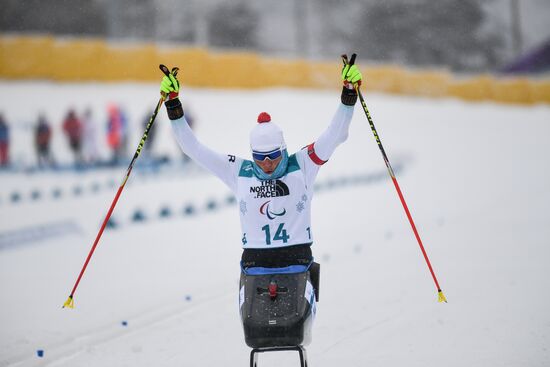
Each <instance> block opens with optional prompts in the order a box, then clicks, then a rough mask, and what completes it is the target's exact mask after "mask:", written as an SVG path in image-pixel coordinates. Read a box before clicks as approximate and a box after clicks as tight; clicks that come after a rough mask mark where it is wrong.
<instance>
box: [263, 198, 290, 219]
mask: <svg viewBox="0 0 550 367" xmlns="http://www.w3.org/2000/svg"><path fill="white" fill-rule="evenodd" d="M270 202H271V200H268V201H266V202H265V203H263V204H262V206H261V207H260V214H262V215H265V216H267V217H268V218H269V219H275V218H276V217H282V216H283V215H285V214H286V209H285V208H283V210H282V211H281V212H279V213H275V212H272V211H271V210H270V209H269V203H270Z"/></svg>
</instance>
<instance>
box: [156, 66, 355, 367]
mask: <svg viewBox="0 0 550 367" xmlns="http://www.w3.org/2000/svg"><path fill="white" fill-rule="evenodd" d="M352 64H353V62H352ZM361 78H362V76H361V73H360V71H359V69H358V68H357V66H355V65H349V64H348V65H345V66H344V68H343V69H342V80H343V84H344V86H343V89H342V95H341V103H340V104H339V106H338V108H337V110H336V114H335V115H334V117H333V118H332V121H331V122H330V124H329V126H328V128H327V129H326V130H325V132H323V134H321V136H320V137H319V138H318V139H317V140H316V141H315V142H314V143H311V144H309V145H308V146H307V147H305V148H303V149H301V150H299V151H298V152H296V153H294V154H292V155H289V154H288V152H287V147H286V144H285V140H284V138H283V132H282V131H281V129H280V128H279V127H278V126H277V125H276V124H275V123H274V122H272V121H271V116H270V115H269V114H268V113H266V112H262V113H260V114H259V116H258V121H257V122H258V123H257V124H256V125H255V126H254V127H253V128H252V131H251V132H250V149H251V153H252V160H247V159H243V158H239V157H236V156H234V155H227V154H220V153H217V152H215V151H213V150H211V149H210V148H208V147H206V146H205V145H203V144H201V143H200V142H199V141H198V140H197V138H196V137H195V134H194V133H193V131H192V130H191V128H190V127H189V126H188V124H187V121H186V119H185V116H184V111H183V108H182V105H181V102H180V100H179V98H178V93H179V90H180V86H179V82H178V80H177V79H176V78H175V77H174V75H172V74H169V75H168V76H165V77H164V78H163V80H162V83H161V93H162V94H163V95H164V96H165V98H166V102H165V105H166V109H167V112H168V117H169V118H170V120H171V124H172V129H173V132H174V135H175V137H176V140H177V142H178V144H179V145H180V147H181V149H182V150H183V152H184V153H185V154H186V155H187V156H189V157H190V158H191V159H193V160H194V161H196V162H197V163H198V164H200V165H201V166H203V167H204V168H206V169H207V170H208V171H210V172H211V173H213V174H214V175H215V176H217V177H218V178H220V179H221V180H222V181H223V182H224V183H225V184H226V185H227V186H228V187H229V188H230V189H231V191H232V192H233V194H235V196H236V199H237V203H238V204H239V208H240V220H241V229H242V233H241V234H242V237H241V241H242V246H243V253H242V259H241V266H242V268H243V274H241V292H240V302H241V312H242V314H241V318H243V327H244V329H245V339H246V342H247V344H248V345H249V346H250V347H252V348H254V349H253V351H252V352H251V366H257V364H256V358H257V354H256V353H258V352H262V351H269V350H273V349H269V348H267V349H266V348H265V347H276V348H275V349H277V347H282V346H289V345H290V346H291V347H292V346H294V347H292V348H293V350H298V351H299V353H300V358H301V360H302V362H304V361H305V360H306V357H305V350H304V349H303V347H302V344H307V343H309V340H310V338H309V336H310V333H309V331H308V330H310V329H311V322H312V319H313V318H312V317H310V316H311V314H313V316H314V314H315V301H318V299H319V265H318V264H316V263H313V256H312V253H311V245H312V243H313V236H312V234H313V232H312V230H311V223H310V222H311V220H310V219H311V213H310V211H311V200H312V198H313V183H314V181H315V178H316V176H317V173H318V172H319V168H320V167H321V166H322V165H323V164H325V163H326V162H327V161H328V160H329V158H330V157H331V155H332V153H333V152H334V150H335V149H336V147H337V146H338V145H339V144H341V143H343V142H344V141H345V140H346V139H347V137H348V130H349V125H350V122H351V119H352V116H353V109H354V105H355V103H356V101H357V92H356V89H355V87H357V86H358V85H359V84H360V83H361ZM289 266H295V267H296V266H298V267H300V266H301V267H303V268H306V269H309V270H308V274H309V275H308V276H309V279H310V280H311V283H308V284H310V287H311V288H306V293H307V292H309V293H307V294H306V296H307V297H305V296H303V288H295V287H294V288H292V286H290V283H287V286H285V287H283V288H281V289H284V291H285V292H287V293H286V295H285V296H281V297H294V296H295V295H293V294H290V293H288V292H289V291H287V290H290V289H294V292H299V291H298V289H300V290H301V292H302V301H297V298H292V299H293V301H289V302H298V303H296V304H295V306H288V305H287V306H282V307H286V308H289V307H290V308H292V307H294V308H292V310H290V311H289V312H290V313H291V314H292V313H293V314H294V315H298V313H296V309H297V307H298V305H299V304H300V303H299V302H302V303H301V305H302V306H303V305H305V304H306V303H304V302H305V301H303V299H304V298H307V302H309V304H310V306H311V307H310V308H309V306H305V307H306V308H303V309H302V311H303V312H305V314H304V315H300V316H293V315H290V316H289V318H285V319H284V320H280V322H278V324H277V325H274V324H273V323H276V322H277V321H275V320H273V319H271V316H269V315H270V312H271V311H269V310H267V311H266V309H265V307H264V306H262V305H261V304H262V302H263V301H261V300H260V301H259V302H258V303H257V305H258V306H257V307H260V308H261V310H258V312H256V311H254V312H252V313H253V314H254V315H255V316H250V315H252V314H250V312H251V311H250V310H251V307H252V308H253V307H256V306H253V304H254V302H255V301H253V299H252V298H251V297H254V296H253V294H254V293H256V289H257V290H258V292H260V290H261V289H265V287H263V286H262V287H259V288H256V286H255V285H254V286H253V287H252V288H250V286H251V284H253V283H250V282H254V280H250V281H249V282H248V284H249V286H248V287H249V288H248V289H249V291H247V292H248V293H247V295H246V296H245V295H244V293H245V290H244V289H245V288H246V287H245V285H244V284H243V283H246V281H245V282H243V279H247V278H246V275H244V274H247V269H260V268H261V269H265V268H270V269H267V270H269V271H278V270H279V269H281V268H286V267H289ZM243 277H244V278H243ZM268 277H269V278H270V279H274V278H275V276H274V275H268ZM255 279H256V280H255V281H259V280H258V279H259V278H258V277H256V278H255ZM268 282H270V281H269V280H268ZM254 284H256V283H254ZM294 284H295V283H294ZM301 284H302V286H305V285H304V283H301ZM273 285H274V286H275V288H274V290H273V289H271V288H272V286H273ZM296 287H298V286H296ZM268 288H269V289H266V290H267V291H269V296H271V297H273V298H272V300H274V299H275V298H277V295H278V291H277V289H278V288H277V284H276V282H275V281H273V280H272V281H271V283H270V284H269V287H268ZM251 289H253V290H252V291H250V290H251ZM311 292H313V293H314V294H315V299H313V297H312V296H311ZM286 299H288V300H290V298H286ZM243 303H244V304H245V305H251V306H246V307H244V308H243V307H242V306H243ZM287 303H288V302H287ZM269 304H270V305H272V306H271V307H274V309H277V310H278V311H276V312H275V311H274V312H275V313H276V314H279V315H280V313H281V312H282V311H281V310H282V309H281V307H279V306H276V303H269ZM302 306H299V307H302ZM290 308H289V309H290ZM293 310H294V311H293ZM266 312H267V313H266ZM258 315H264V316H258ZM257 317H260V320H259V323H257V322H256V320H255V318H257ZM296 317H298V318H300V319H299V320H298V321H295V320H293V319H295V318H296ZM301 317H303V318H301ZM263 318H265V320H264V319H263ZM267 319H269V320H267ZM268 321H269V325H272V326H269V325H268V326H266V327H264V326H262V323H264V324H265V323H268ZM285 323H287V324H288V325H284V324H285ZM304 325H308V326H307V327H305V326H304ZM304 328H305V329H304ZM306 335H307V336H308V337H307V338H306ZM257 348H258V349H257ZM279 350H280V349H279ZM283 350H284V349H283ZM302 365H303V366H307V361H305V362H304V363H303V364H302Z"/></svg>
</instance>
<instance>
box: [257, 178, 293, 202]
mask: <svg viewBox="0 0 550 367" xmlns="http://www.w3.org/2000/svg"><path fill="white" fill-rule="evenodd" d="M250 193H252V194H255V196H254V198H257V199H258V198H260V199H261V198H275V197H278V196H287V195H288V194H289V193H290V191H289V190H288V186H287V185H286V184H285V183H284V182H283V181H280V180H266V181H262V184H261V185H260V186H251V187H250Z"/></svg>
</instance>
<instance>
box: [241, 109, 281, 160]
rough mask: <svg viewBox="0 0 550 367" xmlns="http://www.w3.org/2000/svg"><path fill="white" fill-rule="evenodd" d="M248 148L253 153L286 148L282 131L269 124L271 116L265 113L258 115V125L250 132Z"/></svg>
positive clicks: (273, 124) (271, 123)
mask: <svg viewBox="0 0 550 367" xmlns="http://www.w3.org/2000/svg"><path fill="white" fill-rule="evenodd" d="M250 148H251V149H252V150H253V151H255V152H270V151H272V150H275V149H285V148H286V144H285V139H284V137H283V131H282V130H281V129H280V128H279V126H277V125H275V123H273V122H271V116H269V114H268V113H267V112H262V113H260V114H259V115H258V125H256V126H254V128H253V129H252V131H251V132H250Z"/></svg>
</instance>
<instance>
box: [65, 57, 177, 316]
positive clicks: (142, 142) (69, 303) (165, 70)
mask: <svg viewBox="0 0 550 367" xmlns="http://www.w3.org/2000/svg"><path fill="white" fill-rule="evenodd" d="M159 68H160V70H161V71H162V72H163V73H164V74H165V75H166V76H168V75H169V74H170V70H168V68H167V67H166V66H164V65H162V64H161V65H159ZM178 71H179V69H178V68H177V67H174V68H172V74H173V75H174V76H176V75H177V73H178ZM165 98H166V96H165V95H161V97H160V99H159V101H158V103H157V107H156V108H155V110H154V112H153V114H152V115H151V118H150V119H149V123H148V124H147V126H146V128H145V132H144V133H143V136H142V137H141V140H140V142H139V144H138V147H137V149H136V152H135V153H134V157H133V158H132V161H131V162H130V165H129V166H128V169H127V170H126V175H125V176H124V179H123V180H122V183H121V185H120V187H119V188H118V191H117V193H116V195H115V198H114V199H113V202H112V203H111V207H110V208H109V210H108V211H107V215H106V216H105V219H104V220H103V224H102V225H101V228H100V229H99V232H98V233H97V236H96V238H95V241H94V244H93V245H92V249H91V250H90V253H89V254H88V257H87V258H86V261H85V262H84V266H83V267H82V270H80V274H79V275H78V278H77V279H76V283H75V284H74V287H73V290H72V291H71V294H70V295H69V298H67V300H66V301H65V303H64V304H63V308H65V307H67V308H74V299H73V297H74V293H75V292H76V288H77V287H78V284H79V283H80V280H81V279H82V275H84V272H85V271H86V267H87V266H88V263H89V262H90V259H91V258H92V255H93V253H94V251H95V248H96V247H97V244H98V243H99V239H100V238H101V235H102V234H103V231H104V230H105V227H106V226H107V223H108V222H109V219H110V218H111V214H113V210H114V209H115V206H116V203H117V201H118V199H119V197H120V194H121V193H122V190H123V189H124V186H125V185H126V182H127V181H128V178H129V177H130V173H131V172H132V169H133V168H134V163H135V162H136V160H137V158H138V157H139V155H140V154H141V150H142V149H143V146H144V145H145V142H146V141H147V136H148V135H149V131H150V130H151V127H152V126H153V123H154V122H155V118H156V117H157V114H158V112H159V109H160V107H161V106H162V102H164V99H165Z"/></svg>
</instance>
